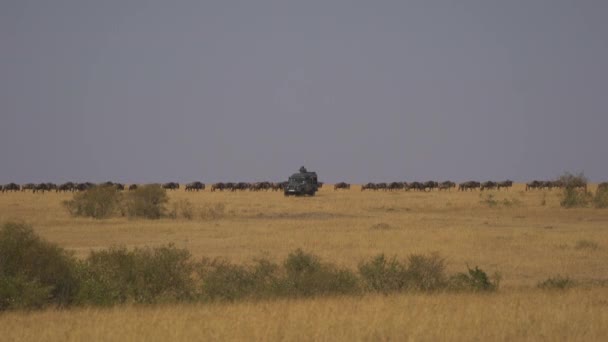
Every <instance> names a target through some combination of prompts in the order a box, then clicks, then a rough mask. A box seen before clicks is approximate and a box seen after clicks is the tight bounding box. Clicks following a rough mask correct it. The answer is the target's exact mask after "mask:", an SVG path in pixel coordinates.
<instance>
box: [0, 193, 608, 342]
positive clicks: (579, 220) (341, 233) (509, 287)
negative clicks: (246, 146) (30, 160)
mask: <svg viewBox="0 0 608 342" xmlns="http://www.w3.org/2000/svg"><path fill="white" fill-rule="evenodd" d="M591 190H593V188H591ZM560 193H561V192H560V191H558V190H553V191H528V192H526V191H524V186H523V185H522V184H516V185H515V186H514V187H513V188H511V189H509V190H507V191H504V190H503V191H485V192H480V191H472V192H457V191H454V190H452V191H450V192H438V191H433V192H426V193H424V192H404V191H398V192H383V191H379V192H367V191H365V192H361V191H360V190H359V188H358V187H353V189H351V190H348V191H333V189H332V188H331V187H325V188H323V189H321V190H320V192H319V193H318V194H317V196H315V197H306V198H292V197H290V198H285V197H283V195H282V194H281V193H276V192H275V193H273V192H235V193H230V192H214V193H212V192H209V191H204V192H200V193H186V192H184V191H183V190H179V191H173V192H170V193H169V196H170V199H171V202H170V203H169V205H168V207H169V210H170V211H171V210H172V208H173V209H175V205H177V204H178V203H181V205H184V203H189V205H188V206H191V207H190V208H189V209H188V215H185V216H187V217H189V218H187V217H185V216H184V215H181V214H180V215H177V218H163V219H160V220H144V219H129V218H122V217H117V218H111V219H105V220H94V219H87V218H74V217H72V216H70V215H69V213H68V212H67V210H66V209H65V208H64V206H63V205H62V202H63V201H65V200H68V199H70V198H71V197H72V195H71V194H56V193H46V194H32V193H29V192H27V193H4V194H0V222H7V221H19V222H26V223H28V224H31V225H32V226H33V227H34V229H35V231H36V233H37V234H39V235H40V236H42V237H43V238H45V239H47V240H49V241H51V242H54V243H57V244H58V245H59V246H61V247H63V248H65V249H67V250H70V251H73V252H74V254H75V255H76V256H77V257H79V258H84V257H86V256H87V255H88V253H89V252H90V251H91V250H99V249H106V248H108V247H110V246H114V245H119V246H126V247H127V248H134V247H143V246H160V245H164V244H167V243H173V244H175V245H176V246H177V247H180V248H186V249H188V250H189V251H190V252H191V253H192V255H193V256H194V258H201V257H211V258H213V257H224V258H226V259H228V260H230V261H232V262H235V263H247V262H249V261H251V260H252V259H254V258H257V257H264V258H268V259H270V260H276V261H280V260H282V259H283V258H284V257H285V256H286V255H287V254H288V253H290V252H291V251H293V250H295V249H297V248H301V249H302V250H304V251H307V252H310V253H314V254H316V255H318V256H319V257H321V258H322V259H323V260H326V261H329V262H332V263H334V264H336V265H339V266H343V267H348V268H352V269H355V268H356V267H357V265H358V264H359V263H360V262H361V261H362V260H366V259H369V258H371V257H373V256H375V255H377V254H379V253H384V254H386V255H389V256H393V255H395V256H397V257H399V258H405V257H407V256H408V255H411V254H413V253H424V254H427V253H435V252H436V253H439V255H441V256H442V257H444V258H445V259H446V262H447V268H448V270H449V271H450V272H460V271H463V270H466V268H467V266H470V267H474V266H479V267H480V268H482V269H483V270H485V271H486V272H487V273H488V274H494V273H499V274H500V275H501V282H500V289H499V290H498V291H497V292H495V293H490V294H475V293H449V292H448V293H432V294H420V293H404V294H391V295H388V296H383V295H362V296H345V297H329V298H313V299H293V300H282V299H281V300H268V301H245V302H235V303H226V302H223V303H212V304H200V303H199V304H179V305H154V306H131V305H125V306H115V307H112V308H105V309H104V308H75V309H69V310H53V309H47V310H44V311H37V312H19V311H15V312H5V313H0V336H3V337H6V338H7V340H41V341H50V340H57V341H59V340H61V341H64V340H159V341H160V340H163V341H165V340H331V341H335V340H408V339H411V340H481V339H490V340H551V341H554V340H587V341H588V340H605V339H606V338H608V300H607V298H608V285H607V283H608V210H606V209H593V208H578V209H564V208H561V207H560V204H559V201H560ZM186 200H187V201H186ZM177 209H180V208H177ZM557 275H561V276H564V277H568V278H571V279H573V280H575V281H576V282H577V286H575V287H574V288H571V289H568V290H542V289H538V288H537V284H538V283H539V282H541V281H544V280H546V279H548V278H551V277H555V276H557Z"/></svg>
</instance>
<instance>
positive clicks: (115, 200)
mask: <svg viewBox="0 0 608 342" xmlns="http://www.w3.org/2000/svg"><path fill="white" fill-rule="evenodd" d="M120 200H121V194H120V192H118V191H116V188H114V187H111V186H95V187H92V188H90V189H88V190H86V191H84V192H80V193H76V194H75V195H74V198H73V199H72V200H69V201H65V202H63V204H64V205H65V207H66V208H67V209H68V211H69V212H70V214H72V215H73V216H84V217H92V218H95V219H103V218H108V217H110V216H112V215H114V214H116V213H117V209H118V208H119V206H120Z"/></svg>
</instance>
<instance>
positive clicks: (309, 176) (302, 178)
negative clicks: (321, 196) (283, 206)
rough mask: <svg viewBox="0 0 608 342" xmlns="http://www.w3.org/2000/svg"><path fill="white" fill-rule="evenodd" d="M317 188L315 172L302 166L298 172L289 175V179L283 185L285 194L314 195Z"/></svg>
mask: <svg viewBox="0 0 608 342" xmlns="http://www.w3.org/2000/svg"><path fill="white" fill-rule="evenodd" d="M318 189H319V183H318V182H317V173H316V172H308V171H307V170H306V168H305V167H304V166H302V167H301V168H300V172H298V173H294V174H293V175H291V177H289V181H288V182H287V185H286V186H285V196H290V195H293V196H304V195H309V196H314V195H315V192H317V190H318Z"/></svg>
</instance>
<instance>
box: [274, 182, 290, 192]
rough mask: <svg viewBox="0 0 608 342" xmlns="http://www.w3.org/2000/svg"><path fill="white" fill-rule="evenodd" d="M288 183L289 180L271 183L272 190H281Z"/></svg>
mask: <svg viewBox="0 0 608 342" xmlns="http://www.w3.org/2000/svg"><path fill="white" fill-rule="evenodd" d="M288 183H289V182H277V183H272V191H281V190H284V189H285V187H287V184H288Z"/></svg>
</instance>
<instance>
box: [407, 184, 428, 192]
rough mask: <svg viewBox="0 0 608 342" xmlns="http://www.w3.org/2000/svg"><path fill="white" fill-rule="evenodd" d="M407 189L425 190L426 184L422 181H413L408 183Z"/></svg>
mask: <svg viewBox="0 0 608 342" xmlns="http://www.w3.org/2000/svg"><path fill="white" fill-rule="evenodd" d="M407 190H408V191H409V190H414V191H423V190H424V184H423V183H420V182H411V183H409V184H408V186H407Z"/></svg>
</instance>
